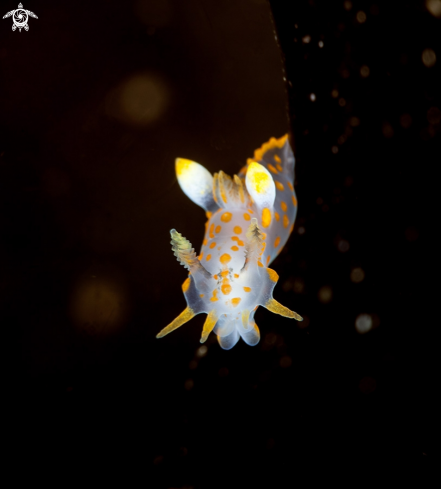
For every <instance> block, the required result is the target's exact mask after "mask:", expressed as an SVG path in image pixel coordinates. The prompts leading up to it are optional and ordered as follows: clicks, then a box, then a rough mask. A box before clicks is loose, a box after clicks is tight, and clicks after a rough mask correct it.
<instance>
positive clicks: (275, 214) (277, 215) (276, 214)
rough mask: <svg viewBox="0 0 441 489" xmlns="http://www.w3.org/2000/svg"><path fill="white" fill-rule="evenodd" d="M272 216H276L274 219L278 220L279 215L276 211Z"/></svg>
mask: <svg viewBox="0 0 441 489" xmlns="http://www.w3.org/2000/svg"><path fill="white" fill-rule="evenodd" d="M274 217H275V218H276V221H280V216H279V213H278V212H274Z"/></svg>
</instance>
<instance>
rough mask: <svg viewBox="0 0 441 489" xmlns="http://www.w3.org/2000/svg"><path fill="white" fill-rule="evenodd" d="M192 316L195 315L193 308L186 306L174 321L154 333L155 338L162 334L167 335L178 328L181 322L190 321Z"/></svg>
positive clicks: (160, 336)
mask: <svg viewBox="0 0 441 489" xmlns="http://www.w3.org/2000/svg"><path fill="white" fill-rule="evenodd" d="M194 316H196V314H195V313H194V312H193V310H192V309H190V308H189V307H186V308H185V309H184V310H183V311H182V312H181V314H179V316H178V317H177V318H176V319H175V320H174V321H172V322H171V323H170V324H169V325H168V326H166V327H165V328H164V329H162V330H161V331H160V332H159V333H158V334H157V335H156V338H162V337H163V336H165V335H168V334H169V333H171V332H172V331H174V330H175V329H178V328H179V327H181V326H182V325H183V324H185V323H186V322H188V321H190V319H191V318H193V317H194Z"/></svg>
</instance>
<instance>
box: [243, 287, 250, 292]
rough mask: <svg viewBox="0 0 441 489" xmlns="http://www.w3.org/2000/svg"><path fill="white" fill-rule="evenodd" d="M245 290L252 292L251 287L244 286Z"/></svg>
mask: <svg viewBox="0 0 441 489" xmlns="http://www.w3.org/2000/svg"><path fill="white" fill-rule="evenodd" d="M243 290H244V291H245V292H251V287H244V288H243Z"/></svg>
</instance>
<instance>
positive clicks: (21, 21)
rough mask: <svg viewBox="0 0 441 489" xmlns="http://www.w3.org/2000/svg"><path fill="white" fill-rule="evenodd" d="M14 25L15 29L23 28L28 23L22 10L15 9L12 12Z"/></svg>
mask: <svg viewBox="0 0 441 489" xmlns="http://www.w3.org/2000/svg"><path fill="white" fill-rule="evenodd" d="M13 19H14V24H15V25H16V26H17V27H24V26H25V25H26V24H27V23H28V14H27V12H26V10H23V9H17V10H16V11H15V12H14V17H13Z"/></svg>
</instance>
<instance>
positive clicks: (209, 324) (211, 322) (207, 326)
mask: <svg viewBox="0 0 441 489" xmlns="http://www.w3.org/2000/svg"><path fill="white" fill-rule="evenodd" d="M216 323H217V313H216V310H215V309H213V310H212V311H210V312H209V313H208V315H207V319H206V320H205V323H204V327H203V329H202V336H201V343H205V342H206V341H207V338H208V335H209V334H210V333H211V332H212V331H213V328H214V327H215V326H216Z"/></svg>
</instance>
